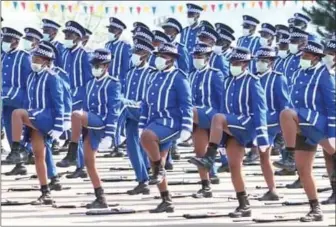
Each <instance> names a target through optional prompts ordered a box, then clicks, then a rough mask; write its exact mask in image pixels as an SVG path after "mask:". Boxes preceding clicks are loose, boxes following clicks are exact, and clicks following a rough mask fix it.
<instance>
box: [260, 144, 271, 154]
mask: <svg viewBox="0 0 336 227" xmlns="http://www.w3.org/2000/svg"><path fill="white" fill-rule="evenodd" d="M268 148H269V145H264V146H259V149H260V151H261V152H263V153H264V152H266V151H267V149H268Z"/></svg>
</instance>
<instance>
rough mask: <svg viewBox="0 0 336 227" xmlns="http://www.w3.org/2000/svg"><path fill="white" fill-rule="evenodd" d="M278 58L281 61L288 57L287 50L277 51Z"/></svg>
mask: <svg viewBox="0 0 336 227" xmlns="http://www.w3.org/2000/svg"><path fill="white" fill-rule="evenodd" d="M278 56H279V57H280V58H282V59H285V58H286V57H287V56H288V51H287V50H279V51H278Z"/></svg>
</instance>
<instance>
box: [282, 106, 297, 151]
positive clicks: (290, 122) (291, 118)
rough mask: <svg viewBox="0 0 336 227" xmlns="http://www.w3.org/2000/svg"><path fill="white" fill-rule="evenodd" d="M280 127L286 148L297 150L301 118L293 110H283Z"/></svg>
mask: <svg viewBox="0 0 336 227" xmlns="http://www.w3.org/2000/svg"><path fill="white" fill-rule="evenodd" d="M280 125H281V130H282V132H283V136H284V140H285V143H286V147H288V148H295V143H296V134H297V132H298V128H299V127H298V125H299V118H298V116H297V113H296V112H295V111H294V110H291V109H285V110H283V111H282V112H281V114H280Z"/></svg>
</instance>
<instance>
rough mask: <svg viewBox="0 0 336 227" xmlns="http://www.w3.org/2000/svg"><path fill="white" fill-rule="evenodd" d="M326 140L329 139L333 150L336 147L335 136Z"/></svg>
mask: <svg viewBox="0 0 336 227" xmlns="http://www.w3.org/2000/svg"><path fill="white" fill-rule="evenodd" d="M328 141H329V143H330V145H331V147H332V148H334V150H335V149H336V148H335V147H336V138H335V137H332V138H329V139H328Z"/></svg>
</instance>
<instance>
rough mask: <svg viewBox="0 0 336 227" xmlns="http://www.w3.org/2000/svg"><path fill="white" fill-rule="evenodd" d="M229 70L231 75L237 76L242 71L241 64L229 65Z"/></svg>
mask: <svg viewBox="0 0 336 227" xmlns="http://www.w3.org/2000/svg"><path fill="white" fill-rule="evenodd" d="M230 72H231V75H232V76H239V75H240V74H242V73H243V69H242V67H241V66H233V65H231V66H230Z"/></svg>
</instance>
